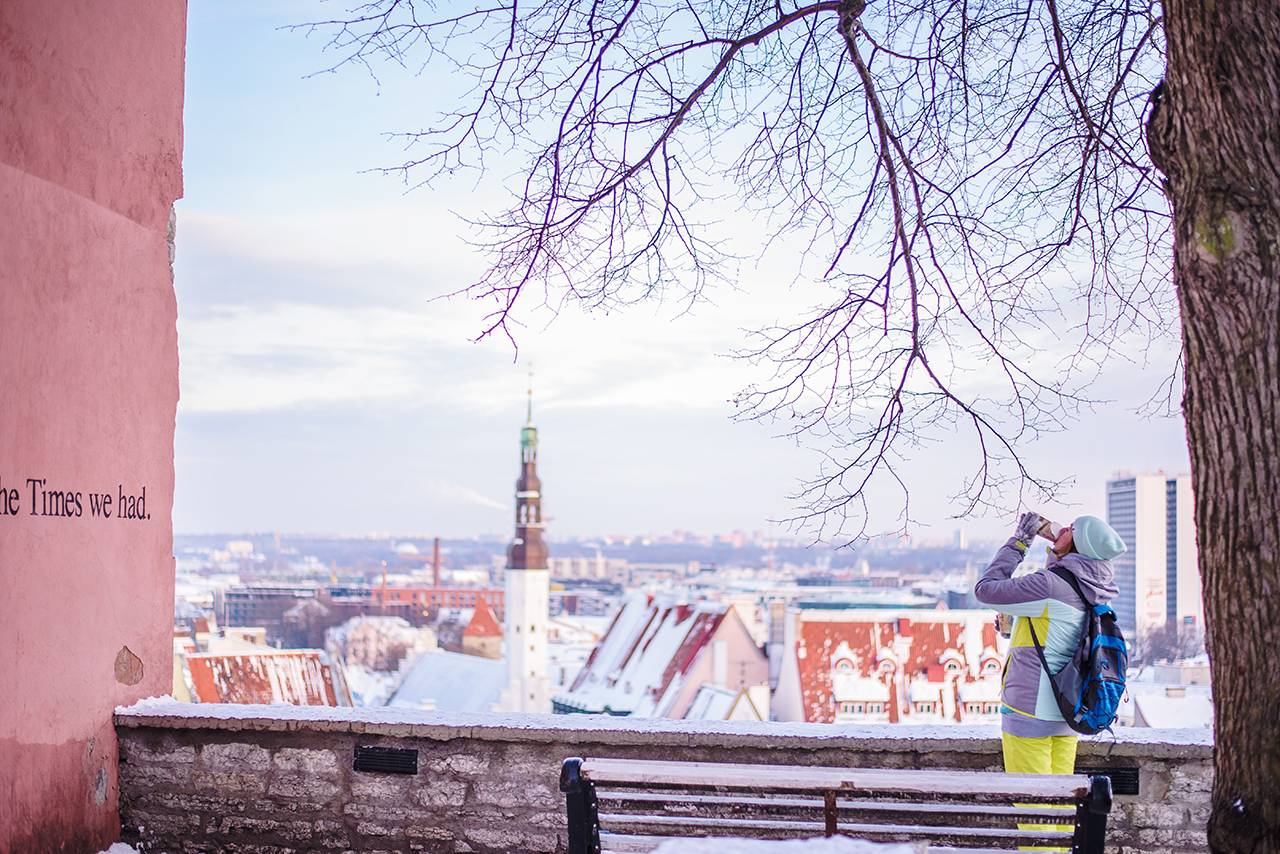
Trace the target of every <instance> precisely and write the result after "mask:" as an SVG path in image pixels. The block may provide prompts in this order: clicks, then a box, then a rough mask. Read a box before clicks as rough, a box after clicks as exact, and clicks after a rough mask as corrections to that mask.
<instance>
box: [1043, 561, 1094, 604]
mask: <svg viewBox="0 0 1280 854" xmlns="http://www.w3.org/2000/svg"><path fill="white" fill-rule="evenodd" d="M1046 571H1047V572H1052V573H1053V574H1054V575H1056V576H1058V577H1059V578H1061V579H1062V580H1063V581H1065V582H1067V584H1070V585H1071V589H1072V590H1074V591H1075V592H1076V595H1077V596H1079V597H1080V601H1081V602H1083V603H1084V610H1085V613H1086V614H1087V613H1089V600H1088V599H1087V598H1086V597H1085V595H1084V590H1083V589H1081V587H1080V579H1078V578H1076V574H1075V573H1074V572H1072V571H1071V570H1069V569H1067V568H1066V567H1063V566H1057V565H1054V566H1051V567H1047V569H1046Z"/></svg>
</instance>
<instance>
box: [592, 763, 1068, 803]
mask: <svg viewBox="0 0 1280 854" xmlns="http://www.w3.org/2000/svg"><path fill="white" fill-rule="evenodd" d="M582 776H583V777H584V778H586V779H588V780H591V781H593V782H596V783H633V784H634V783H641V784H650V785H675V786H707V787H713V786H714V787H721V788H730V789H777V790H780V791H805V790H808V791H812V790H815V789H817V790H822V789H837V790H840V789H843V790H864V791H892V792H902V793H904V794H922V795H939V794H941V795H966V796H969V797H975V796H985V797H988V798H992V797H1003V798H1041V799H1044V798H1058V799H1064V798H1066V799H1076V798H1082V797H1084V796H1085V795H1086V794H1088V791H1089V778H1088V777H1086V776H1084V775H1082V774H1072V775H1060V776H1059V775H1049V774H1006V773H1004V772H993V771H960V772H957V771H933V770H927V771H925V770H920V771H918V770H897V769H884V768H826V767H809V766H800V765H787V766H779V765H744V764H728V763H725V764H720V763H711V762H655V761H649V760H642V759H584V760H583V762H582Z"/></svg>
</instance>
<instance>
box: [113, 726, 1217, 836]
mask: <svg viewBox="0 0 1280 854" xmlns="http://www.w3.org/2000/svg"><path fill="white" fill-rule="evenodd" d="M116 725H117V732H118V734H119V739H120V744H121V765H120V777H121V815H122V821H123V827H124V834H125V835H124V839H125V841H127V842H133V843H137V842H145V843H147V850H159V851H166V850H168V851H183V850H230V849H231V848H236V849H237V850H239V849H240V847H244V850H249V848H250V847H252V846H261V850H271V851H274V852H279V854H288V852H293V851H299V852H301V851H308V850H319V849H324V848H326V847H330V846H333V847H337V848H340V849H348V850H354V851H372V850H380V851H427V852H450V854H452V852H463V851H471V852H477V853H478V854H498V852H530V854H532V853H533V852H538V853H539V854H541V852H548V854H550V852H554V851H557V850H563V846H564V843H565V827H564V800H563V797H562V796H561V795H560V793H559V791H558V789H557V778H558V773H559V768H560V763H561V760H562V759H563V758H564V757H566V756H574V755H578V756H596V757H601V756H614V757H621V758H637V759H638V758H649V759H652V758H656V757H661V758H664V759H676V760H692V761H709V762H759V763H772V764H781V765H836V766H844V767H855V766H860V767H881V768H954V769H972V770H998V769H999V767H1000V755H999V750H1000V748H999V737H998V733H997V732H996V731H995V730H994V729H987V730H986V731H985V732H977V731H976V728H974V729H975V731H974V732H971V733H970V732H966V733H965V734H964V736H963V737H961V738H955V737H954V735H952V734H953V733H954V731H955V730H956V729H969V728H946V730H945V733H930V732H928V731H927V730H928V728H923V727H922V728H919V730H918V731H916V732H914V733H912V735H911V736H910V737H904V736H906V733H905V732H904V730H906V729H908V728H904V727H892V726H881V727H866V726H862V727H840V726H812V725H796V724H791V725H785V726H779V725H772V724H726V723H723V722H717V723H715V724H713V725H712V724H707V723H698V724H694V723H690V722H684V723H681V722H656V721H630V722H628V721H626V720H625V719H623V720H619V719H616V718H614V719H601V718H592V717H586V716H549V715H548V716H540V715H527V716H514V715H450V714H441V713H431V712H415V713H406V712H405V711H403V710H400V711H399V712H393V711H391V710H383V709H377V710H370V709H304V708H301V707H299V708H289V707H263V706H258V707H247V706H240V707H237V706H226V707H218V706H209V705H201V706H191V705H187V704H180V703H174V702H172V701H169V702H163V701H159V702H157V701H144V702H143V703H140V704H139V705H138V706H137V707H134V708H129V709H120V710H117V715H116ZM1127 735H1128V732H1126V733H1125V736H1127ZM1143 735H1144V736H1147V737H1146V738H1145V740H1141V741H1136V740H1135V741H1131V740H1121V741H1119V742H1118V743H1115V744H1114V745H1112V743H1111V741H1110V740H1109V739H1108V740H1105V741H1086V742H1082V744H1081V749H1080V765H1081V766H1082V767H1122V768H1123V767H1133V766H1135V765H1136V766H1138V767H1139V769H1140V775H1141V794H1139V795H1138V796H1119V797H1117V798H1116V808H1115V811H1114V812H1113V814H1112V822H1111V832H1110V834H1109V840H1110V842H1111V845H1109V846H1108V849H1109V850H1111V851H1115V852H1119V854H1137V853H1138V852H1144V854H1162V852H1168V854H1172V852H1179V854H1181V853H1182V852H1202V851H1206V850H1207V847H1206V845H1205V835H1204V830H1203V828H1204V823H1205V820H1206V819H1207V815H1208V792H1209V786H1210V779H1211V769H1210V763H1211V754H1212V746H1211V745H1210V744H1208V743H1207V742H1206V741H1205V739H1204V737H1203V735H1201V736H1200V737H1199V738H1198V739H1196V738H1192V737H1191V736H1190V735H1187V736H1185V737H1181V738H1174V739H1171V740H1165V741H1161V740H1159V736H1158V734H1156V733H1150V734H1147V733H1144V734H1143ZM946 736H951V737H946ZM357 745H378V746H390V747H411V748H416V749H417V750H418V753H419V758H418V774H416V775H403V776H402V775H388V774H366V773H362V772H356V771H354V770H353V769H352V758H353V754H354V749H355V747H356V746H357ZM253 850H259V849H257V848H254V849H253Z"/></svg>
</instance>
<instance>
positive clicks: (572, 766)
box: [560, 756, 600, 854]
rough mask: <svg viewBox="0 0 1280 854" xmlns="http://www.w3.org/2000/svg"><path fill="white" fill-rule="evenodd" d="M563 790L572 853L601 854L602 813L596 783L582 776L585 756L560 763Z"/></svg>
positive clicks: (561, 788)
mask: <svg viewBox="0 0 1280 854" xmlns="http://www.w3.org/2000/svg"><path fill="white" fill-rule="evenodd" d="M560 791H561V792H563V793H564V803H565V812H566V814H567V816H568V820H569V854H600V816H599V812H598V809H597V806H596V787H595V785H594V784H593V783H592V782H591V781H590V780H584V779H582V760H581V759H580V758H578V757H576V756H575V757H570V758H569V759H566V760H565V761H564V764H563V765H561V766H560Z"/></svg>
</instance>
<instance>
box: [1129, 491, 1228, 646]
mask: <svg viewBox="0 0 1280 854" xmlns="http://www.w3.org/2000/svg"><path fill="white" fill-rule="evenodd" d="M1107 522H1108V523H1109V524H1110V525H1111V527H1113V528H1115V530H1116V533H1118V534H1119V535H1120V536H1121V538H1122V539H1123V540H1124V541H1125V544H1126V545H1127V546H1128V549H1127V551H1125V553H1124V554H1122V555H1120V556H1119V557H1117V558H1116V559H1115V560H1113V561H1112V566H1113V567H1114V568H1115V572H1116V585H1117V586H1118V587H1119V588H1120V593H1119V596H1118V597H1117V598H1116V601H1115V603H1114V605H1115V609H1116V613H1117V614H1118V615H1119V618H1120V628H1121V630H1122V631H1124V632H1125V634H1126V635H1127V636H1128V637H1130V638H1132V639H1134V640H1135V641H1137V642H1138V643H1139V644H1140V643H1141V641H1142V638H1143V637H1144V636H1145V635H1147V634H1148V633H1150V632H1151V631H1153V630H1155V629H1157V628H1160V627H1163V626H1166V625H1177V626H1186V627H1192V628H1195V629H1197V630H1202V629H1203V627H1204V605H1203V600H1202V597H1201V591H1200V572H1199V567H1198V563H1197V552H1196V534H1195V502H1194V498H1193V496H1192V494H1191V477H1190V475H1185V474H1183V475H1177V476H1175V477H1170V476H1167V475H1165V474H1163V473H1160V474H1140V475H1121V476H1117V477H1114V478H1112V479H1111V480H1109V481H1107Z"/></svg>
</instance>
